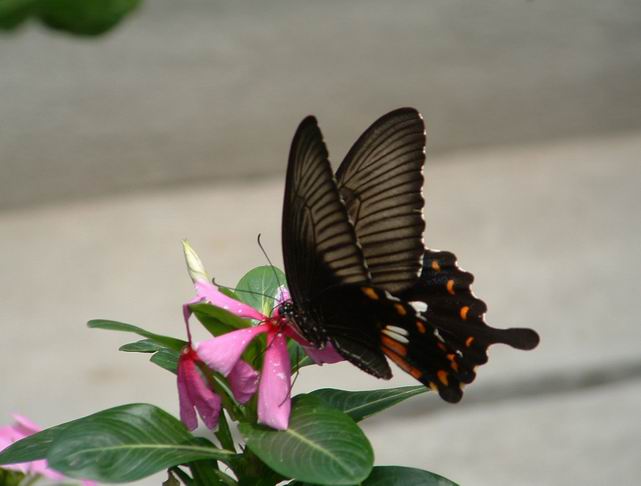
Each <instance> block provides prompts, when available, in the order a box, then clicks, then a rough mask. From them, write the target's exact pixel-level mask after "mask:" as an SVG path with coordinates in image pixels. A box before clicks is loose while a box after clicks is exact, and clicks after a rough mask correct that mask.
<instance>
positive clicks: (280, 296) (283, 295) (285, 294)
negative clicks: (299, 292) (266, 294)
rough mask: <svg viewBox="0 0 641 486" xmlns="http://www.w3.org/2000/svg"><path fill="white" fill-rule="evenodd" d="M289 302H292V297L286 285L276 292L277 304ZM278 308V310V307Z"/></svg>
mask: <svg viewBox="0 0 641 486" xmlns="http://www.w3.org/2000/svg"><path fill="white" fill-rule="evenodd" d="M288 300H291V296H290V295H289V289H288V288H287V287H285V286H284V285H281V286H280V287H278V290H277V291H276V303H277V304H282V303H283V302H287V301H288ZM276 307H277V308H278V306H276Z"/></svg>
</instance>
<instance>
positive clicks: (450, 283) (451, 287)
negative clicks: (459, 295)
mask: <svg viewBox="0 0 641 486" xmlns="http://www.w3.org/2000/svg"><path fill="white" fill-rule="evenodd" d="M447 291H448V292H449V293H450V294H452V295H454V280H451V279H450V280H448V281H447Z"/></svg>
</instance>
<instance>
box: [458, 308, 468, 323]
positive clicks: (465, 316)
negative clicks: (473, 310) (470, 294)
mask: <svg viewBox="0 0 641 486" xmlns="http://www.w3.org/2000/svg"><path fill="white" fill-rule="evenodd" d="M469 311H470V308H469V307H468V306H464V307H461V311H460V312H459V314H460V315H461V319H463V320H466V319H467V313H468V312H469Z"/></svg>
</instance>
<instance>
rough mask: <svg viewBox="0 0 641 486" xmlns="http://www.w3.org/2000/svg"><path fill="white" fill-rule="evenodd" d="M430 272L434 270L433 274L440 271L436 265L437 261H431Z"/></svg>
mask: <svg viewBox="0 0 641 486" xmlns="http://www.w3.org/2000/svg"><path fill="white" fill-rule="evenodd" d="M432 270H434V271H435V272H440V271H441V266H440V265H439V264H438V261H436V260H432Z"/></svg>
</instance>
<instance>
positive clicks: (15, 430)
mask: <svg viewBox="0 0 641 486" xmlns="http://www.w3.org/2000/svg"><path fill="white" fill-rule="evenodd" d="M13 419H14V420H15V421H16V423H15V424H14V425H7V426H4V427H0V451H2V450H4V449H6V448H7V447H9V446H10V445H11V444H13V443H14V442H17V441H19V440H20V439H24V438H25V437H28V436H30V435H32V434H35V433H36V432H40V431H41V430H42V429H41V428H40V427H38V426H37V425H36V424H34V423H33V422H31V421H30V420H29V419H27V418H26V417H22V416H21V415H13ZM2 467H3V468H5V469H13V470H14V471H20V472H22V473H24V474H39V475H41V476H44V477H46V478H49V479H54V480H58V481H62V480H64V479H65V476H63V475H62V474H60V473H59V472H56V471H54V470H53V469H50V468H49V466H48V464H47V461H46V460H45V459H40V460H37V461H31V462H23V463H21V464H4V465H3V466H2ZM82 484H84V485H85V486H95V485H96V483H94V482H93V481H88V480H83V481H82Z"/></svg>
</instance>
